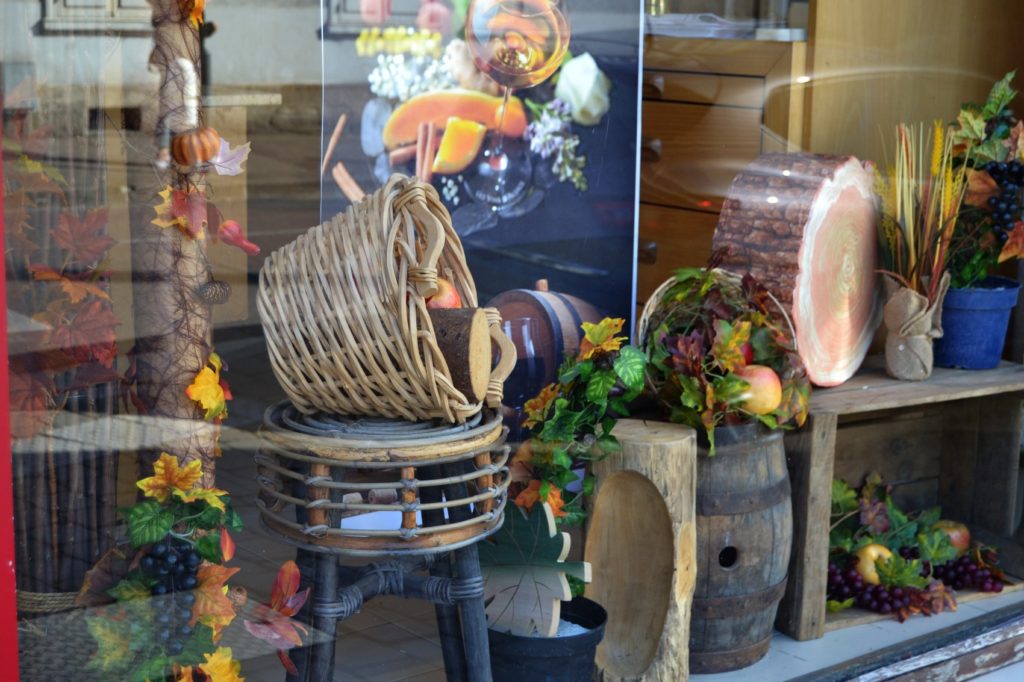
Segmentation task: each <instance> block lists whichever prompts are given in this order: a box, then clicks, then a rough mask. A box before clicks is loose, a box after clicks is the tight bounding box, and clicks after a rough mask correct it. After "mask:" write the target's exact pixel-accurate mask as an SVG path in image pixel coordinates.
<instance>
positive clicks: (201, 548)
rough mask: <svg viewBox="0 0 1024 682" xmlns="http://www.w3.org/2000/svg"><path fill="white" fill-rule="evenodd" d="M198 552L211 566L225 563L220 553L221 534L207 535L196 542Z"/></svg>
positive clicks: (216, 532)
mask: <svg viewBox="0 0 1024 682" xmlns="http://www.w3.org/2000/svg"><path fill="white" fill-rule="evenodd" d="M196 551H197V552H198V553H199V556H201V557H202V558H204V559H206V560H207V561H209V562H210V563H211V564H219V563H221V562H223V561H224V557H223V556H222V555H221V553H220V532H218V531H213V532H211V533H207V534H206V535H204V536H203V537H201V538H199V539H198V540H197V541H196Z"/></svg>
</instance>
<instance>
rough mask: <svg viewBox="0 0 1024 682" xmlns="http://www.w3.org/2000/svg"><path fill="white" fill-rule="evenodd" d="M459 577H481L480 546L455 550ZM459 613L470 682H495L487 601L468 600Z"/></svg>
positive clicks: (479, 598)
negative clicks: (489, 637) (488, 638)
mask: <svg viewBox="0 0 1024 682" xmlns="http://www.w3.org/2000/svg"><path fill="white" fill-rule="evenodd" d="M455 575H456V576H457V577H458V578H461V579H466V578H479V577H480V556H479V554H478V553H477V551H476V545H469V546H468V547H463V548H462V549H457V550H455ZM459 609H460V611H461V615H462V642H463V646H464V647H465V652H466V669H467V670H466V672H467V675H468V679H469V682H491V649H490V644H489V643H488V641H487V614H486V613H485V612H484V598H483V596H480V597H477V598H476V599H464V600H462V601H461V602H459Z"/></svg>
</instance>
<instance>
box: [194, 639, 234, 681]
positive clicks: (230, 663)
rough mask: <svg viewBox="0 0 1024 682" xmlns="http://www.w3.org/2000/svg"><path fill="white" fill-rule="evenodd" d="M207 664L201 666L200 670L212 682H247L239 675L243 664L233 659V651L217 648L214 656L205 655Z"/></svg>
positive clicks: (226, 648)
mask: <svg viewBox="0 0 1024 682" xmlns="http://www.w3.org/2000/svg"><path fill="white" fill-rule="evenodd" d="M203 657H204V658H205V659H206V663H201V664H199V669H200V670H202V671H203V672H204V673H206V676H207V677H209V678H210V682H245V678H244V677H242V676H241V675H239V673H240V672H241V671H242V664H241V663H240V662H238V661H236V660H235V659H233V658H232V657H231V649H229V648H228V647H223V646H222V647H217V650H216V651H214V652H213V653H212V654H203Z"/></svg>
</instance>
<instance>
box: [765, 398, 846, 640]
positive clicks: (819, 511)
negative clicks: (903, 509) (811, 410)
mask: <svg viewBox="0 0 1024 682" xmlns="http://www.w3.org/2000/svg"><path fill="white" fill-rule="evenodd" d="M836 421H837V418H836V415H834V414H828V413H816V414H811V415H810V416H809V417H808V419H807V424H806V425H805V426H804V428H803V430H801V431H798V432H795V433H791V434H787V436H786V456H787V458H788V460H789V479H790V485H791V487H792V491H793V552H792V554H791V558H790V564H789V582H788V584H787V585H786V594H785V595H784V596H783V597H782V602H781V603H780V604H779V612H778V615H777V616H776V618H775V627H777V628H778V629H779V630H782V631H783V632H784V633H786V634H787V635H789V636H790V637H792V638H794V639H797V640H806V639H816V638H818V637H821V636H822V635H823V634H824V633H825V594H826V580H827V576H828V527H829V513H830V511H831V502H832V499H831V494H832V473H833V464H834V459H835V444H836Z"/></svg>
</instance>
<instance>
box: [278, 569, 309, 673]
mask: <svg viewBox="0 0 1024 682" xmlns="http://www.w3.org/2000/svg"><path fill="white" fill-rule="evenodd" d="M295 563H296V564H297V565H298V567H299V591H300V592H301V591H302V590H305V589H306V588H307V587H312V586H313V584H314V582H315V580H314V578H315V576H316V553H315V552H310V551H309V550H307V549H298V550H296V552H295ZM295 619H296V620H298V621H299V622H301V623H303V624H305V625H307V626H312V625H313V600H312V599H307V600H306V603H305V604H303V605H302V609H301V610H300V611H299V612H298V614H296V616H295ZM311 651H312V647H309V646H304V647H300V648H297V649H292V650H291V651H289V652H288V656H289V657H290V658H291V659H292V662H293V663H294V664H295V668H296V670H297V671H298V672H297V674H295V675H287V676H286V677H285V682H310V680H309V658H310V652H311Z"/></svg>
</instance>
